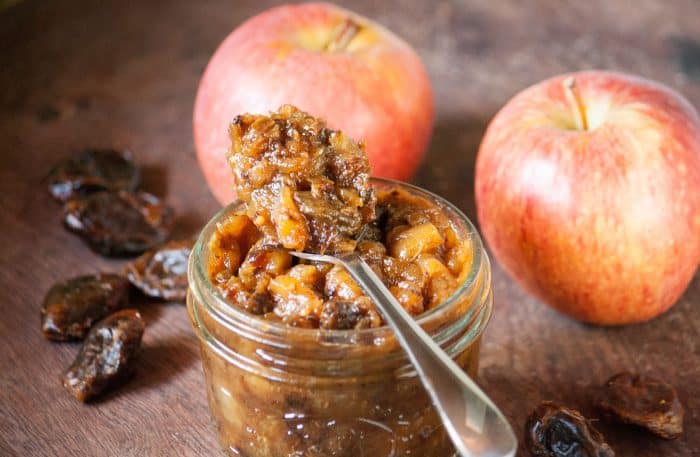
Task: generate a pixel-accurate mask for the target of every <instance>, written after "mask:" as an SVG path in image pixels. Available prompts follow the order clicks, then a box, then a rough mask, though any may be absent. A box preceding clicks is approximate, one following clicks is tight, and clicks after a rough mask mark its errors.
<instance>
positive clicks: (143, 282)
mask: <svg viewBox="0 0 700 457" xmlns="http://www.w3.org/2000/svg"><path fill="white" fill-rule="evenodd" d="M192 244H193V243H192V240H182V241H171V242H169V243H166V244H164V245H162V246H160V247H158V248H156V249H152V250H150V251H148V252H146V253H145V254H143V255H142V256H141V257H139V258H138V259H136V260H134V261H133V262H131V263H129V264H128V265H127V266H126V275H127V277H128V278H129V281H131V283H132V284H133V285H134V286H136V287H137V288H139V289H140V290H141V291H142V292H143V293H144V294H146V295H148V296H150V297H156V298H163V299H165V300H180V301H182V300H184V299H185V295H186V294H187V260H188V259H189V256H190V252H191V251H192Z"/></svg>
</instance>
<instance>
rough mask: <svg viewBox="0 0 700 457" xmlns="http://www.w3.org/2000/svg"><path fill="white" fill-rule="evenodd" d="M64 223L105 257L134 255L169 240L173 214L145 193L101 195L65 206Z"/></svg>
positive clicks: (157, 200) (156, 199) (106, 193)
mask: <svg viewBox="0 0 700 457" xmlns="http://www.w3.org/2000/svg"><path fill="white" fill-rule="evenodd" d="M63 222H64V224H65V225H66V227H67V228H68V229H69V230H72V231H73V232H75V233H77V234H78V235H80V236H81V237H82V238H83V239H84V240H85V241H86V242H87V244H88V245H89V246H90V247H91V248H92V249H93V250H94V251H96V252H98V253H100V254H102V255H105V256H132V255H138V254H141V253H143V252H144V251H146V250H147V249H151V248H153V247H155V246H157V245H159V244H161V243H162V242H164V241H165V240H166V239H167V238H168V236H169V235H170V230H171V228H172V225H173V211H172V209H170V207H168V206H166V205H165V204H164V203H162V202H161V201H160V200H159V199H158V198H156V197H155V196H153V195H151V194H147V193H145V192H126V191H120V192H98V193H94V194H90V195H88V196H86V197H81V198H76V199H73V200H70V201H69V202H68V203H66V205H65V207H64V209H63Z"/></svg>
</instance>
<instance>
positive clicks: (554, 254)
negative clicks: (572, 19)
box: [476, 71, 700, 325]
mask: <svg viewBox="0 0 700 457" xmlns="http://www.w3.org/2000/svg"><path fill="white" fill-rule="evenodd" d="M476 202H477V207H478V217H479V222H480V224H481V230H482V232H483V234H484V236H485V238H486V240H487V242H488V244H489V246H490V248H491V250H492V251H493V254H494V255H495V257H496V259H497V260H498V261H499V262H500V263H501V265H502V266H503V267H504V268H505V270H506V271H507V272H508V273H509V274H510V275H511V276H512V277H513V278H515V279H516V280H517V281H518V282H519V283H520V284H521V285H522V286H523V287H524V288H525V289H526V290H528V291H529V292H531V293H532V294H533V295H535V296H536V297H538V298H540V299H541V300H542V301H544V302H546V303H548V304H550V305H551V306H553V307H554V308H556V309H558V310H559V311H561V312H563V313H565V314H568V315H569V316H573V317H574V318H577V319H580V320H582V321H586V322H592V323H597V324H605V325H614V324H626V323H632V322H640V321H644V320H647V319H650V318H652V317H654V316H657V315H658V314H660V313H662V312H664V311H665V310H667V309H668V308H669V307H671V305H673V303H675V302H676V301H677V300H678V298H679V297H680V296H681V294H682V293H683V291H684V290H685V288H686V287H687V285H688V283H689V282H690V281H691V279H692V277H693V274H694V272H695V270H696V268H697V265H698V263H699V262H700V119H699V118H698V114H697V112H696V111H695V110H694V109H693V107H692V106H691V105H690V104H689V103H688V102H687V101H686V100H685V99H684V98H683V97H682V96H680V95H679V94H678V93H676V92H674V91H672V90H671V89H669V88H667V87H664V86H662V85H660V84H657V83H654V82H651V81H648V80H645V79H642V78H637V77H634V76H629V75H623V74H617V73H609V72H599V71H591V72H581V73H575V74H571V75H562V76H557V77H555V78H552V79H549V80H546V81H544V82H541V83H539V84H536V85H534V86H532V87H530V88H528V89H526V90H524V91H523V92H521V93H520V94H518V95H517V96H515V97H514V98H513V99H512V100H511V101H510V102H508V103H507V104H506V105H505V106H504V107H503V108H502V109H501V111H500V112H499V113H498V114H497V115H496V117H495V118H494V119H493V120H492V121H491V124H490V125H489V127H488V130H487V132H486V135H485V137H484V139H483V141H482V143H481V146H480V148H479V154H478V158H477V163H476Z"/></svg>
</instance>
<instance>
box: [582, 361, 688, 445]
mask: <svg viewBox="0 0 700 457" xmlns="http://www.w3.org/2000/svg"><path fill="white" fill-rule="evenodd" d="M596 406H597V407H598V408H599V409H600V410H601V411H602V412H603V413H604V414H605V415H606V416H608V417H609V418H611V419H613V420H617V421H619V422H624V423H627V424H635V425H639V426H641V427H644V428H646V429H648V430H649V431H651V432H652V433H655V434H656V435H659V436H661V437H662V438H666V439H674V438H678V437H679V436H680V435H681V434H682V433H683V406H682V405H681V403H680V401H679V400H678V396H677V394H676V391H675V389H674V388H673V387H672V386H671V385H669V384H667V383H665V382H663V381H659V380H657V379H653V378H648V377H643V376H640V375H635V374H631V373H620V374H617V375H615V376H613V377H612V378H610V379H609V380H608V382H606V383H605V385H604V386H603V388H602V389H601V392H600V393H599V395H598V398H597V400H596Z"/></svg>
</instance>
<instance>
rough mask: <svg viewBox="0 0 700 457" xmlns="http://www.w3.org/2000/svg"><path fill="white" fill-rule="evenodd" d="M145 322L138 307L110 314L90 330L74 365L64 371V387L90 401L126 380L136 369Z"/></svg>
mask: <svg viewBox="0 0 700 457" xmlns="http://www.w3.org/2000/svg"><path fill="white" fill-rule="evenodd" d="M144 328H145V324H144V321H143V319H142V318H141V315H140V314H139V313H138V311H136V310H134V309H123V310H121V311H117V312H116V313H114V314H112V315H110V316H107V317H106V318H104V319H103V320H101V321H100V322H98V323H97V324H95V326H94V327H93V328H92V329H91V330H90V333H88V336H87V338H85V342H84V343H83V347H82V348H81V349H80V352H79V353H78V356H77V357H76V359H75V361H74V362H73V364H72V365H71V366H70V367H69V368H68V370H67V371H66V372H65V373H64V374H63V377H62V381H63V386H64V387H65V388H66V389H67V390H68V391H69V392H70V393H71V394H73V396H75V398H77V399H78V400H80V401H82V402H87V401H89V400H91V399H93V398H94V397H96V396H98V395H100V394H101V393H103V392H104V391H105V390H107V389H109V388H112V387H115V386H116V385H118V384H119V383H121V382H123V381H124V380H126V379H127V378H128V377H129V376H130V375H131V374H132V373H133V368H134V366H133V365H134V358H135V356H136V353H137V351H138V348H139V346H140V345H141V337H142V336H143V331H144Z"/></svg>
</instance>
